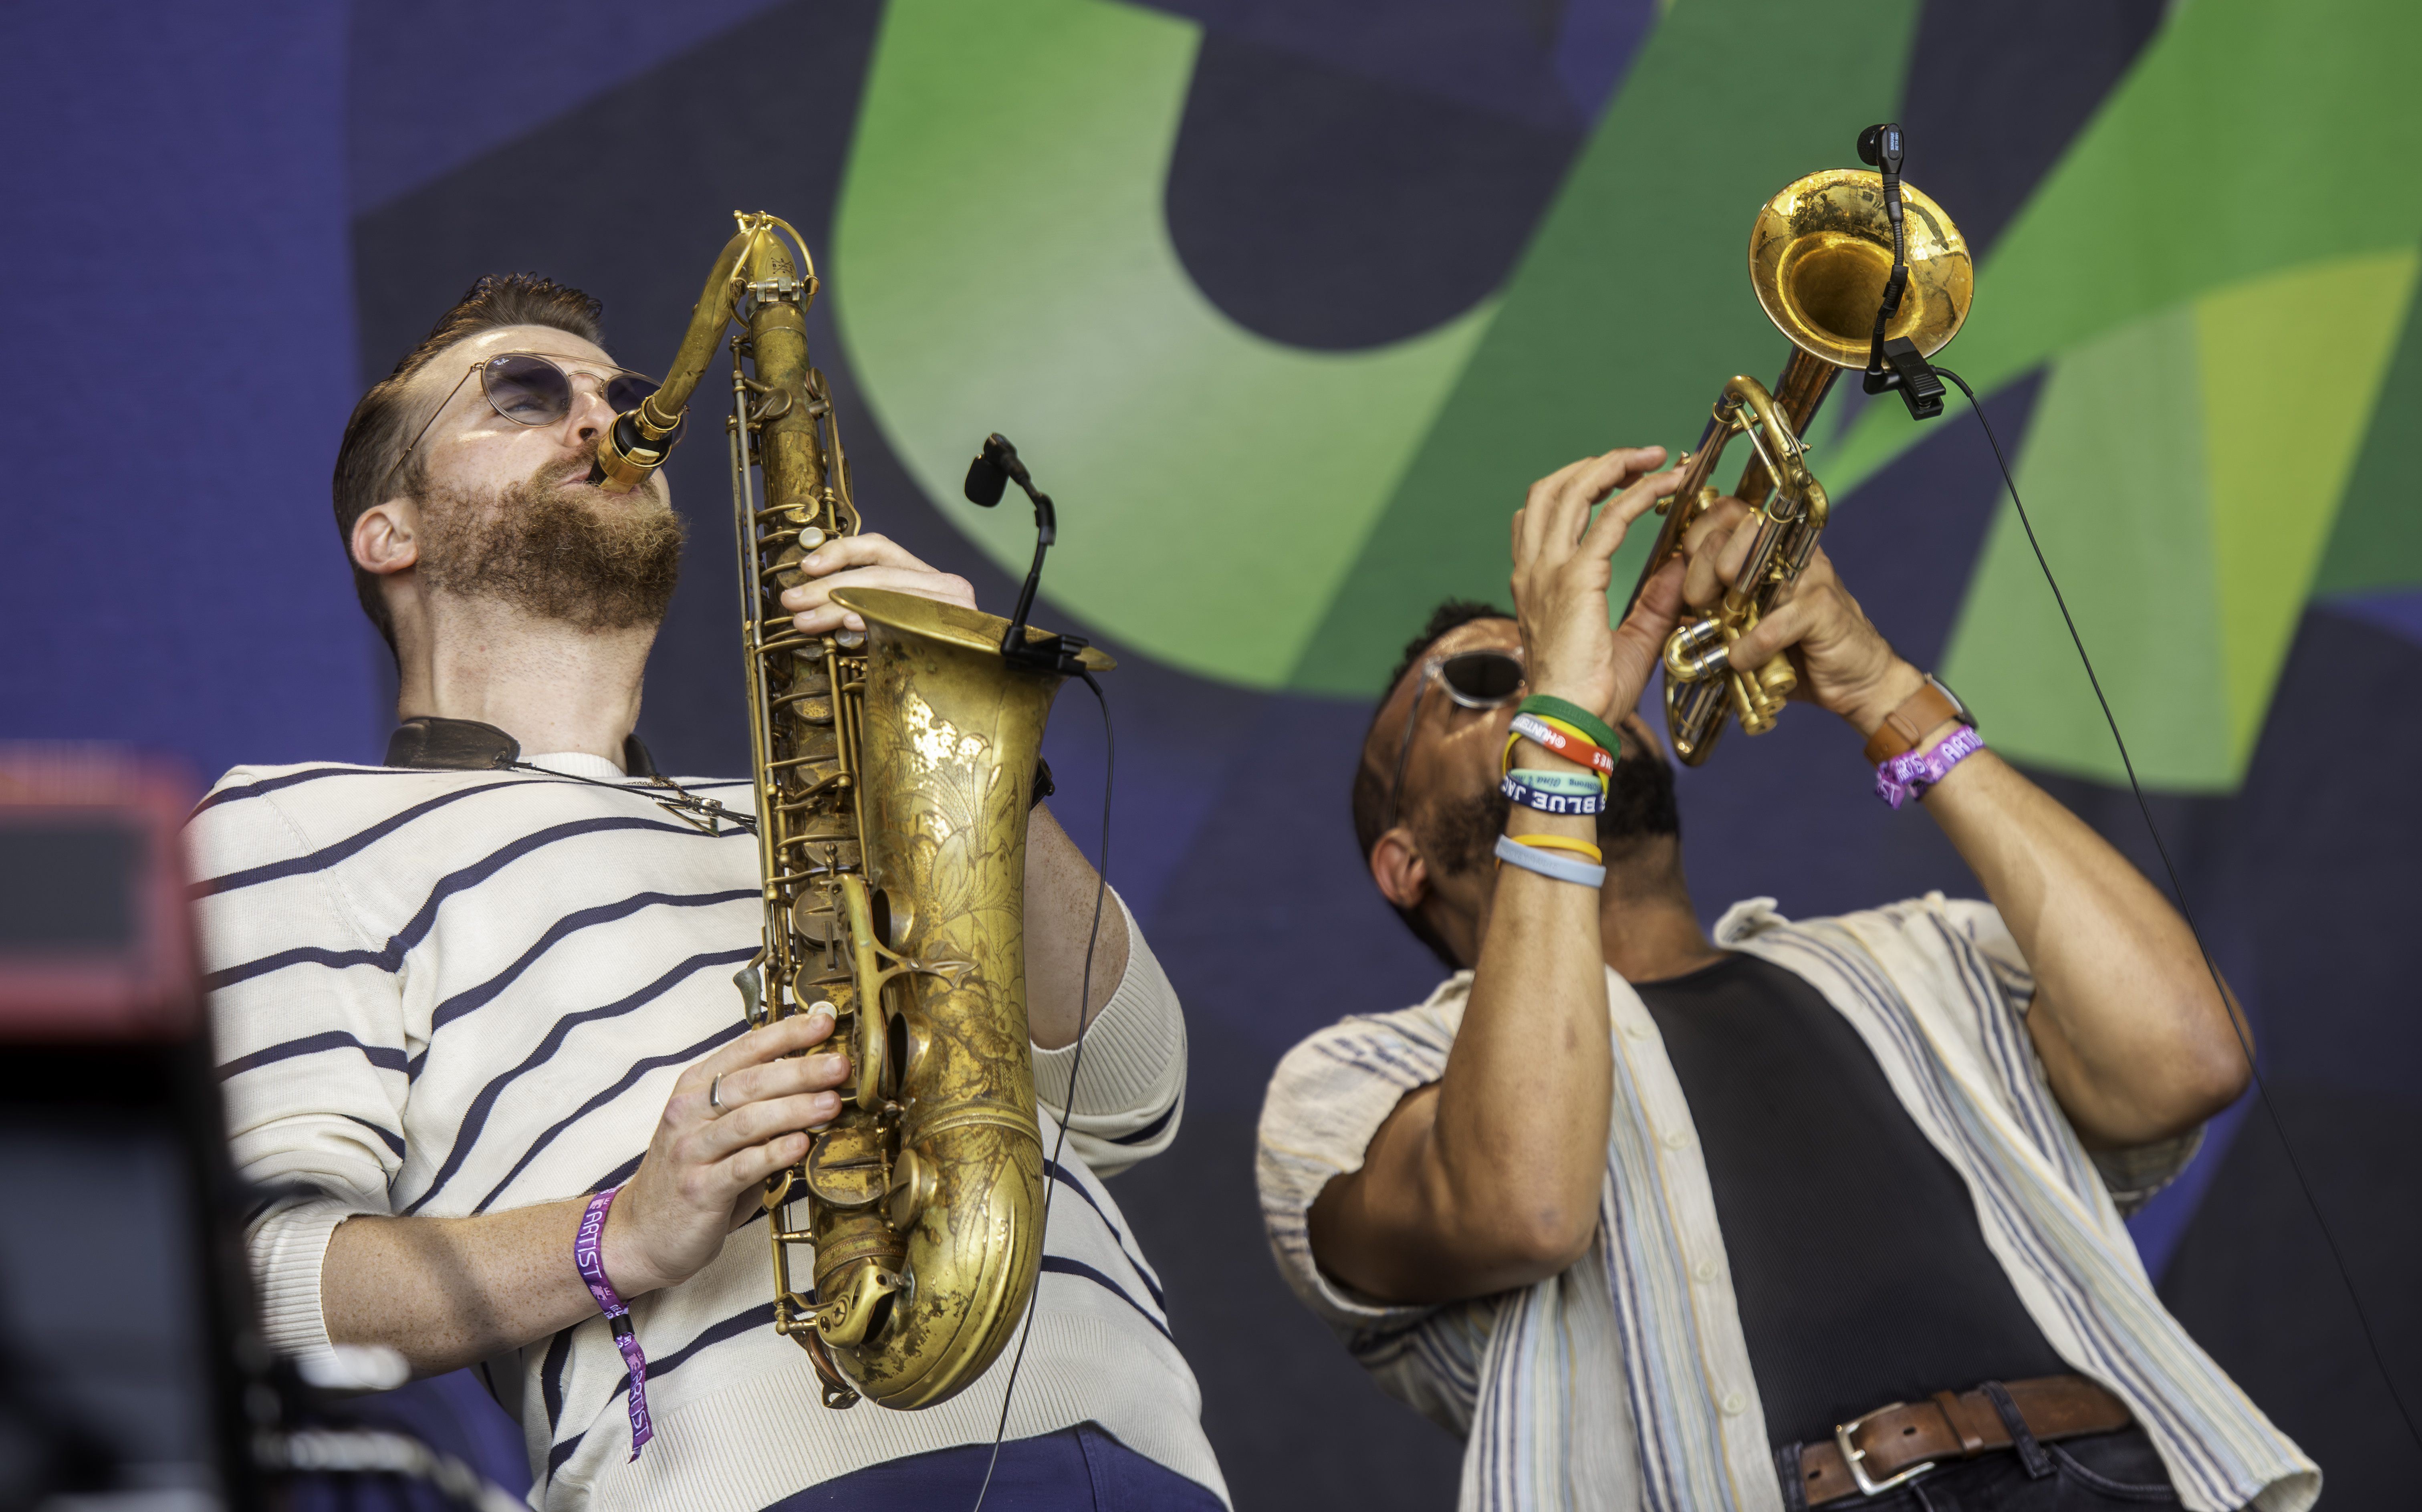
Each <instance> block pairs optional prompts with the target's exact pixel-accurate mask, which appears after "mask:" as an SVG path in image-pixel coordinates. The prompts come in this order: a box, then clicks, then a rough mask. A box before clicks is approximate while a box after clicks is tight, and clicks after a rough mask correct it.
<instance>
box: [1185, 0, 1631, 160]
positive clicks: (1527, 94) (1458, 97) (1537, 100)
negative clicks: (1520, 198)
mask: <svg viewBox="0 0 2422 1512" xmlns="http://www.w3.org/2000/svg"><path fill="white" fill-rule="evenodd" d="M1138 3H1140V4H1146V5H1149V6H1150V8H1153V9H1155V10H1165V11H1168V12H1169V13H1171V14H1172V15H1179V16H1186V17H1188V18H1190V19H1192V20H1194V21H1198V22H1201V23H1202V24H1203V25H1204V26H1206V27H1208V28H1210V29H1212V30H1214V31H1219V32H1225V33H1228V34H1230V35H1232V36H1235V37H1237V38H1240V39H1245V40H1247V41H1251V42H1257V43H1259V44H1260V45H1262V46H1264V47H1269V48H1276V49H1278V50H1279V51H1282V52H1287V53H1294V54H1296V55H1298V56H1301V57H1306V58H1310V59H1312V60H1313V61H1314V62H1317V63H1324V64H1327V65H1329V67H1331V68H1336V69H1342V70H1345V71H1348V72H1353V73H1360V74H1364V75H1366V76H1368V77H1371V78H1375V79H1380V80H1384V81H1386V82H1387V83H1390V84H1393V85H1397V86H1399V87H1404V88H1409V89H1419V90H1423V91H1424V92H1426V93H1428V94H1431V95H1434V96H1436V97H1437V98H1439V99H1441V100H1452V101H1455V102H1456V103H1458V104H1463V105H1469V106H1471V107H1473V108H1475V109H1479V110H1487V111H1494V112H1496V113H1497V114H1498V115H1501V116H1503V117H1505V118H1508V119H1510V120H1518V121H1523V122H1526V123H1528V124H1530V125H1533V126H1545V127H1549V128H1554V129H1560V130H1573V129H1576V128H1581V127H1587V126H1588V125H1590V124H1592V123H1593V122H1594V121H1595V119H1596V111H1595V109H1592V110H1589V111H1584V110H1582V109H1580V108H1578V107H1577V106H1576V105H1575V104H1574V103H1573V97H1572V95H1571V94H1570V92H1569V90H1568V87H1567V85H1566V84H1565V67H1566V64H1565V58H1564V57H1563V56H1562V53H1563V52H1564V48H1563V46H1561V45H1560V41H1561V39H1559V38H1557V37H1556V36H1554V35H1553V34H1552V33H1551V32H1549V30H1548V29H1547V28H1546V27H1543V26H1542V24H1541V23H1540V20H1539V18H1537V17H1536V16H1534V15H1533V14H1532V12H1533V11H1534V10H1535V9H1537V8H1536V7H1531V6H1522V5H1518V4H1515V3H1514V0H1494V3H1492V4H1473V3H1471V0H1389V3H1388V4H1386V5H1384V6H1382V5H1378V4H1375V3H1374V0H1138ZM1572 3H1573V4H1574V5H1575V6H1576V7H1579V6H1583V5H1592V4H1596V5H1601V6H1605V7H1609V8H1637V9H1639V10H1641V11H1643V13H1644V12H1645V11H1646V10H1647V9H1648V7H1649V5H1650V3H1651V0H1572ZM1568 29H1569V28H1568ZM1643 29H1644V27H1643ZM1619 40H1620V29H1619V28H1612V29H1606V28H1599V27H1596V26H1591V27H1585V28H1582V29H1581V30H1579V31H1576V32H1575V33H1574V35H1573V37H1572V39H1571V46H1572V48H1573V49H1574V50H1575V51H1576V55H1579V54H1580V53H1583V52H1586V51H1587V50H1588V49H1590V48H1592V47H1595V46H1600V45H1608V46H1611V45H1614V44H1615V43H1617V42H1618V41H1619ZM1575 66H1576V67H1578V68H1579V69H1580V72H1581V76H1582V77H1585V78H1587V77H1596V76H1598V75H1600V74H1603V75H1604V76H1606V77H1607V78H1608V79H1609V81H1610V82H1612V80H1613V79H1616V78H1619V77H1621V74H1622V63H1621V61H1616V62H1613V63H1611V64H1610V63H1607V62H1604V61H1601V60H1597V59H1596V58H1592V59H1591V60H1590V61H1588V62H1586V63H1577V64H1576V65H1575ZM1599 103H1601V104H1603V103H1604V101H1603V99H1601V100H1600V102H1599Z"/></svg>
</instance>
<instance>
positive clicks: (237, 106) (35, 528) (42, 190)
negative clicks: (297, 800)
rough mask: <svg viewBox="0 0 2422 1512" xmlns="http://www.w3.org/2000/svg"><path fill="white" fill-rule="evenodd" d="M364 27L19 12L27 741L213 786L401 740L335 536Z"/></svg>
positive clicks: (155, 12)
mask: <svg viewBox="0 0 2422 1512" xmlns="http://www.w3.org/2000/svg"><path fill="white" fill-rule="evenodd" d="M344 55H345V14H344V11H343V10H342V9H341V8H335V7H330V6H324V5H315V4H311V3H309V0H277V3H263V4H260V5H258V6H254V7H251V8H246V9H244V11H243V12H242V14H241V15H240V16H239V15H237V14H236V13H234V12H231V11H229V10H228V9H226V8H218V7H179V6H160V5H154V4H140V3H133V0H114V3H105V0H94V3H90V4H85V5H76V6H35V7H17V8H12V10H11V12H10V18H9V39H8V47H7V48H6V49H5V50H0V100H5V101H6V102H7V103H6V105H5V107H0V108H5V110H6V112H7V117H6V122H5V124H6V129H7V134H8V140H9V141H11V142H13V143H16V144H17V145H18V147H19V148H20V150H16V151H12V152H10V153H9V154H8V157H7V161H6V164H5V165H0V202H5V203H7V204H8V207H9V210H10V226H9V235H8V242H7V248H6V252H5V257H6V267H5V269H0V343H5V346H0V371H4V372H6V373H7V374H8V377H7V379H6V385H7V387H6V391H5V402H6V404H7V406H8V414H9V417H10V418H11V421H12V430H11V434H12V435H13V436H14V437H15V438H16V441H15V443H14V445H15V451H14V454H13V455H12V456H11V458H10V465H9V468H8V491H7V494H6V495H5V498H6V501H7V502H6V506H5V507H6V508H7V510H8V534H7V540H8V550H7V552H6V554H5V557H0V645H6V646H8V648H9V654H8V655H7V656H5V657H0V710H5V711H6V713H5V715H0V718H5V720H6V729H7V732H8V733H9V734H11V735H15V736H21V737H33V738H64V739H78V740H89V739H100V740H121V741H128V742H134V743H137V744H141V745H144V746H147V747H149V748H155V749H163V750H167V751H172V752H175V753H177V754H179V755H181V756H182V757H183V758H185V759H186V760H187V761H188V762H190V763H191V764H193V765H194V766H195V767H196V769H197V771H199V772H200V773H202V774H204V775H206V776H208V775H215V774H216V773H217V772H219V771H221V770H223V769H225V768H226V767H227V766H228V765H230V764H234V763H235V762H237V761H239V760H250V761H296V760H300V759H303V758H306V757H340V758H346V759H356V760H357V759H361V758H363V757H365V756H370V755H372V754H374V753H375V751H376V750H377V748H378V742H379V740H380V739H381V738H382V736H383V733H384V732H383V731H382V730H381V729H380V724H381V721H380V719H379V717H377V715H376V714H375V712H374V710H373V709H372V707H371V705H372V702H373V696H372V694H371V691H370V687H371V682H370V678H368V677H367V676H365V675H364V671H365V669H366V668H367V667H368V666H369V665H370V664H369V661H368V658H369V657H370V655H371V652H370V649H369V646H368V643H367V641H366V637H367V635H368V631H367V629H366V627H365V626H364V625H363V622H362V621H361V617H360V611H359V609H357V608H356V607H355V606H354V598H353V593H352V591H351V590H350V587H349V585H348V583H347V580H346V577H345V575H344V573H343V571H342V570H341V568H340V567H339V566H338V565H337V563H338V561H339V560H340V559H338V557H337V555H336V553H337V552H338V550H339V547H338V543H337V540H336V533H335V530H334V528H333V526H332V524H331V523H330V518H329V512H328V469H329V465H330V462H331V460H332V456H333V452H334V449H335V439H336V436H337V435H338V432H339V431H340V430H341V429H342V428H343V425H344V421H345V416H346V414H347V412H348V411H349V410H350V408H351V407H352V404H353V396H354V381H353V380H354V372H353V351H352V332H353V329H354V312H353V300H352V291H351V283H350V269H351V266H352V260H351V257H350V255H349V253H348V249H347V244H346V235H345V180H344V157H343V146H342V143H343V134H342V122H343V119H344V114H343V99H342V89H343V84H344Z"/></svg>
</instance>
